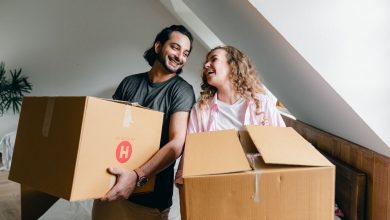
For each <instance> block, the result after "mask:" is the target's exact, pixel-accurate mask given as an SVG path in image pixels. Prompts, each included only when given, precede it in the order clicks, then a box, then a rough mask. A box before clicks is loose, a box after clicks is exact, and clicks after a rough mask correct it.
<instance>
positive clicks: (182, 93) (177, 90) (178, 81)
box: [112, 72, 195, 209]
mask: <svg viewBox="0 0 390 220" xmlns="http://www.w3.org/2000/svg"><path fill="white" fill-rule="evenodd" d="M112 97H113V99H116V100H123V101H128V102H138V103H139V104H140V105H142V106H144V107H147V108H151V109H154V110H157V111H160V112H164V119H163V127H162V133H161V142H160V148H161V147H163V146H164V145H165V144H166V143H167V142H168V141H169V121H170V118H171V115H172V114H173V113H175V112H180V111H183V112H189V111H190V110H191V108H192V106H193V105H194V103H195V95H194V90H193V88H192V86H191V85H190V84H189V83H187V82H186V81H185V80H184V79H182V78H181V77H180V76H178V75H176V76H174V77H172V78H171V79H169V80H167V81H165V82H161V83H152V82H150V80H149V77H148V73H147V72H146V73H140V74H135V75H130V76H127V77H126V78H125V79H123V80H122V82H121V83H120V84H119V86H118V88H117V89H116V91H115V94H114V95H113V96H112ZM173 167H174V164H172V165H171V166H169V167H168V168H167V169H165V170H163V171H162V172H160V173H159V174H157V176H156V184H155V188H154V192H152V193H145V194H139V195H133V196H131V197H130V198H129V200H130V201H132V202H135V203H138V204H140V205H144V206H148V207H152V208H158V209H165V208H168V207H170V206H171V205H172V194H173V172H174V170H173Z"/></svg>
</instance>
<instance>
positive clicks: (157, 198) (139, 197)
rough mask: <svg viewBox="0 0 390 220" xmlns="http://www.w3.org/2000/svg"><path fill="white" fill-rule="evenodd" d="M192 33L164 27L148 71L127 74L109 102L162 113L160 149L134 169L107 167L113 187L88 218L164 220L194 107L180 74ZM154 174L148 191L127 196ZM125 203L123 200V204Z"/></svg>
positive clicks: (149, 54)
mask: <svg viewBox="0 0 390 220" xmlns="http://www.w3.org/2000/svg"><path fill="white" fill-rule="evenodd" d="M192 41H193V38H192V35H191V33H190V32H189V31H188V30H187V29H186V28H185V27H184V26H181V25H172V26H170V27H167V28H165V29H163V30H162V31H161V32H160V33H159V34H158V35H157V36H156V39H155V41H154V44H153V46H152V47H151V48H150V49H149V50H147V51H145V53H144V58H145V59H146V60H147V61H148V63H149V65H150V66H151V67H152V68H151V70H150V71H149V72H145V73H140V74H135V75H130V76H128V77H126V78H125V79H124V80H123V81H122V82H121V83H120V85H119V86H118V88H117V90H116V92H115V94H114V95H113V98H114V99H119V100H125V101H129V102H138V103H139V104H140V105H142V106H145V107H148V108H151V109H155V110H158V111H161V112H164V113H165V114H164V119H163V129H162V135H161V142H160V150H159V151H158V152H157V153H156V154H155V155H154V156H153V157H152V158H151V159H150V160H149V161H148V162H146V163H145V164H144V165H142V166H141V167H139V168H137V169H135V170H126V169H124V168H119V167H115V168H109V172H110V173H112V174H113V175H116V176H117V182H116V184H115V185H114V187H113V188H112V189H111V190H110V191H109V192H108V193H107V194H106V196H105V197H103V198H102V199H101V200H96V201H95V203H94V207H93V211H92V218H93V219H112V217H110V213H115V216H120V218H121V219H142V220H147V219H168V213H169V207H170V206H171V205H172V194H173V172H174V163H175V160H176V159H177V158H178V157H179V156H180V155H181V153H182V148H183V145H184V141H185V136H186V130H187V122H188V114H189V113H188V112H189V111H190V110H191V107H192V105H193V104H194V103H195V95H194V91H193V88H192V86H191V85H190V84H188V83H187V82H186V81H185V80H184V79H182V78H181V77H180V76H179V74H180V73H181V71H182V67H183V65H184V64H185V63H186V62H187V59H188V56H189V54H190V52H191V49H192ZM153 175H156V182H155V188H154V191H153V192H152V193H145V194H135V195H132V192H133V191H134V189H135V188H136V187H137V186H136V185H138V186H139V185H142V184H143V183H144V182H145V181H146V180H147V177H149V176H153ZM126 199H127V200H126Z"/></svg>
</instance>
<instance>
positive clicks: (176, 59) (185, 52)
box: [156, 31, 191, 73]
mask: <svg viewBox="0 0 390 220" xmlns="http://www.w3.org/2000/svg"><path fill="white" fill-rule="evenodd" d="M190 47H191V42H190V40H189V39H188V37H187V36H186V35H184V34H181V33H180V32H177V31H174V32H172V34H171V36H170V38H169V40H167V41H166V42H165V44H164V45H160V44H159V42H158V43H157V47H156V50H157V60H158V61H159V62H160V63H161V64H162V66H163V67H164V69H165V70H167V71H168V72H169V73H176V72H177V71H178V70H180V69H181V68H182V67H183V66H184V64H185V63H186V62H187V58H188V56H189V54H190Z"/></svg>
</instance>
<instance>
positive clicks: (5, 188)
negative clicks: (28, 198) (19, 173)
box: [0, 171, 20, 220]
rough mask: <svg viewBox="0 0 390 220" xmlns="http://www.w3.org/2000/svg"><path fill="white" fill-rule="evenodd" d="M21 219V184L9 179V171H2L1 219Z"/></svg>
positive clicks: (0, 190) (0, 182)
mask: <svg viewBox="0 0 390 220" xmlns="http://www.w3.org/2000/svg"><path fill="white" fill-rule="evenodd" d="M18 219H20V185H19V184H17V183H15V182H12V181H10V180H8V172H7V171H0V220H18Z"/></svg>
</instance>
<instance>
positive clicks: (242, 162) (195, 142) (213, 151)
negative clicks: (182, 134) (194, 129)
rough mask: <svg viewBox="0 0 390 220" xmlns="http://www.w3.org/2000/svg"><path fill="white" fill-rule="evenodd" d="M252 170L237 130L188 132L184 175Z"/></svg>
mask: <svg viewBox="0 0 390 220" xmlns="http://www.w3.org/2000/svg"><path fill="white" fill-rule="evenodd" d="M247 170H251V167H250V166H249V163H248V160H247V159H246V157H245V154H244V150H243V149H242V147H241V144H240V141H239V139H238V135H237V131H235V130H224V131H212V132H202V133H195V134H188V135H187V139H186V145H185V150H184V167H183V177H186V176H195V175H207V174H220V173H231V172H240V171H247Z"/></svg>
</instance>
